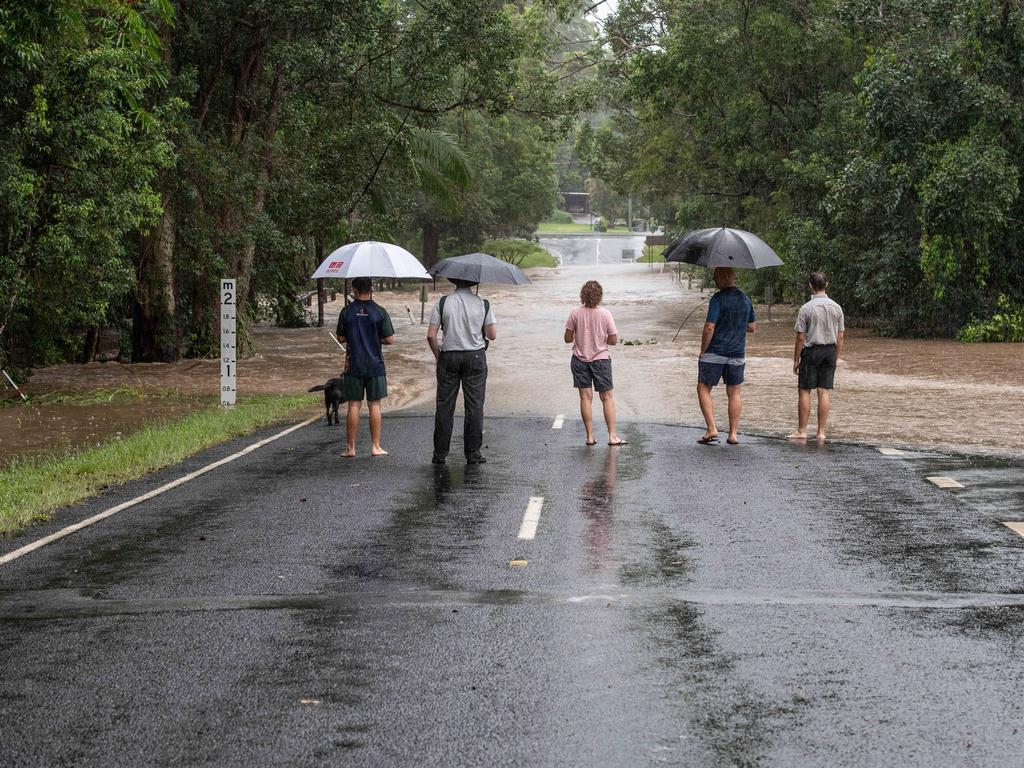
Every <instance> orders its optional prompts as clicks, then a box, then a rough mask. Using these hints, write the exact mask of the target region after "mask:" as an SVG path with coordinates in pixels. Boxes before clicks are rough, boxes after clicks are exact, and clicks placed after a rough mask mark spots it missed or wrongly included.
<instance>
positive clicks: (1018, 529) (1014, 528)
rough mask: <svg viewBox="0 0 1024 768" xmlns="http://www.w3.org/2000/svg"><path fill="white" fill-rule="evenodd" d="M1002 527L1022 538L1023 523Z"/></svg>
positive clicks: (1023, 532) (1023, 531)
mask: <svg viewBox="0 0 1024 768" xmlns="http://www.w3.org/2000/svg"><path fill="white" fill-rule="evenodd" d="M1003 525H1005V526H1006V527H1007V528H1009V529H1010V530H1011V531H1013V532H1014V533H1019V534H1020V535H1021V536H1024V523H1003Z"/></svg>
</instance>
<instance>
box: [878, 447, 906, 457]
mask: <svg viewBox="0 0 1024 768" xmlns="http://www.w3.org/2000/svg"><path fill="white" fill-rule="evenodd" d="M878 452H879V453H880V454H882V455H883V456H906V455H907V452H906V451H901V450H900V449H899V448H879V449H878Z"/></svg>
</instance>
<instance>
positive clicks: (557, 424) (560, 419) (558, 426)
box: [551, 413, 565, 429]
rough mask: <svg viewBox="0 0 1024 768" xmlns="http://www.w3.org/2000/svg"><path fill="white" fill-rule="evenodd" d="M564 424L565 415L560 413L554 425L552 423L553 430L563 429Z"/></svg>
mask: <svg viewBox="0 0 1024 768" xmlns="http://www.w3.org/2000/svg"><path fill="white" fill-rule="evenodd" d="M563 424H565V414H563V413H560V414H558V415H557V416H555V421H554V423H552V425H551V428H552V429H561V428H562V425H563Z"/></svg>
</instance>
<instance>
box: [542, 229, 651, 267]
mask: <svg viewBox="0 0 1024 768" xmlns="http://www.w3.org/2000/svg"><path fill="white" fill-rule="evenodd" d="M646 237H647V233H646V232H638V233H636V234H629V235H622V234H612V235H609V234H598V235H588V236H585V237H580V236H579V235H545V236H543V237H540V238H538V242H539V244H540V246H541V247H542V248H545V249H546V250H547V251H548V252H549V253H550V254H551V255H552V256H554V257H555V258H557V259H558V262H559V266H562V267H585V266H597V265H600V264H624V263H625V264H628V263H630V262H632V261H636V259H637V258H639V257H640V256H641V255H643V252H644V241H645V239H646Z"/></svg>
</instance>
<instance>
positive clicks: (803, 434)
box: [786, 432, 807, 440]
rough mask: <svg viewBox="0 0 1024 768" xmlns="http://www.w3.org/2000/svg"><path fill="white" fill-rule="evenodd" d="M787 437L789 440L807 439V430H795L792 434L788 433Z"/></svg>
mask: <svg viewBox="0 0 1024 768" xmlns="http://www.w3.org/2000/svg"><path fill="white" fill-rule="evenodd" d="M786 439H787V440H806V439H807V433H806V432H794V433H793V434H791V435H786Z"/></svg>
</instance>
